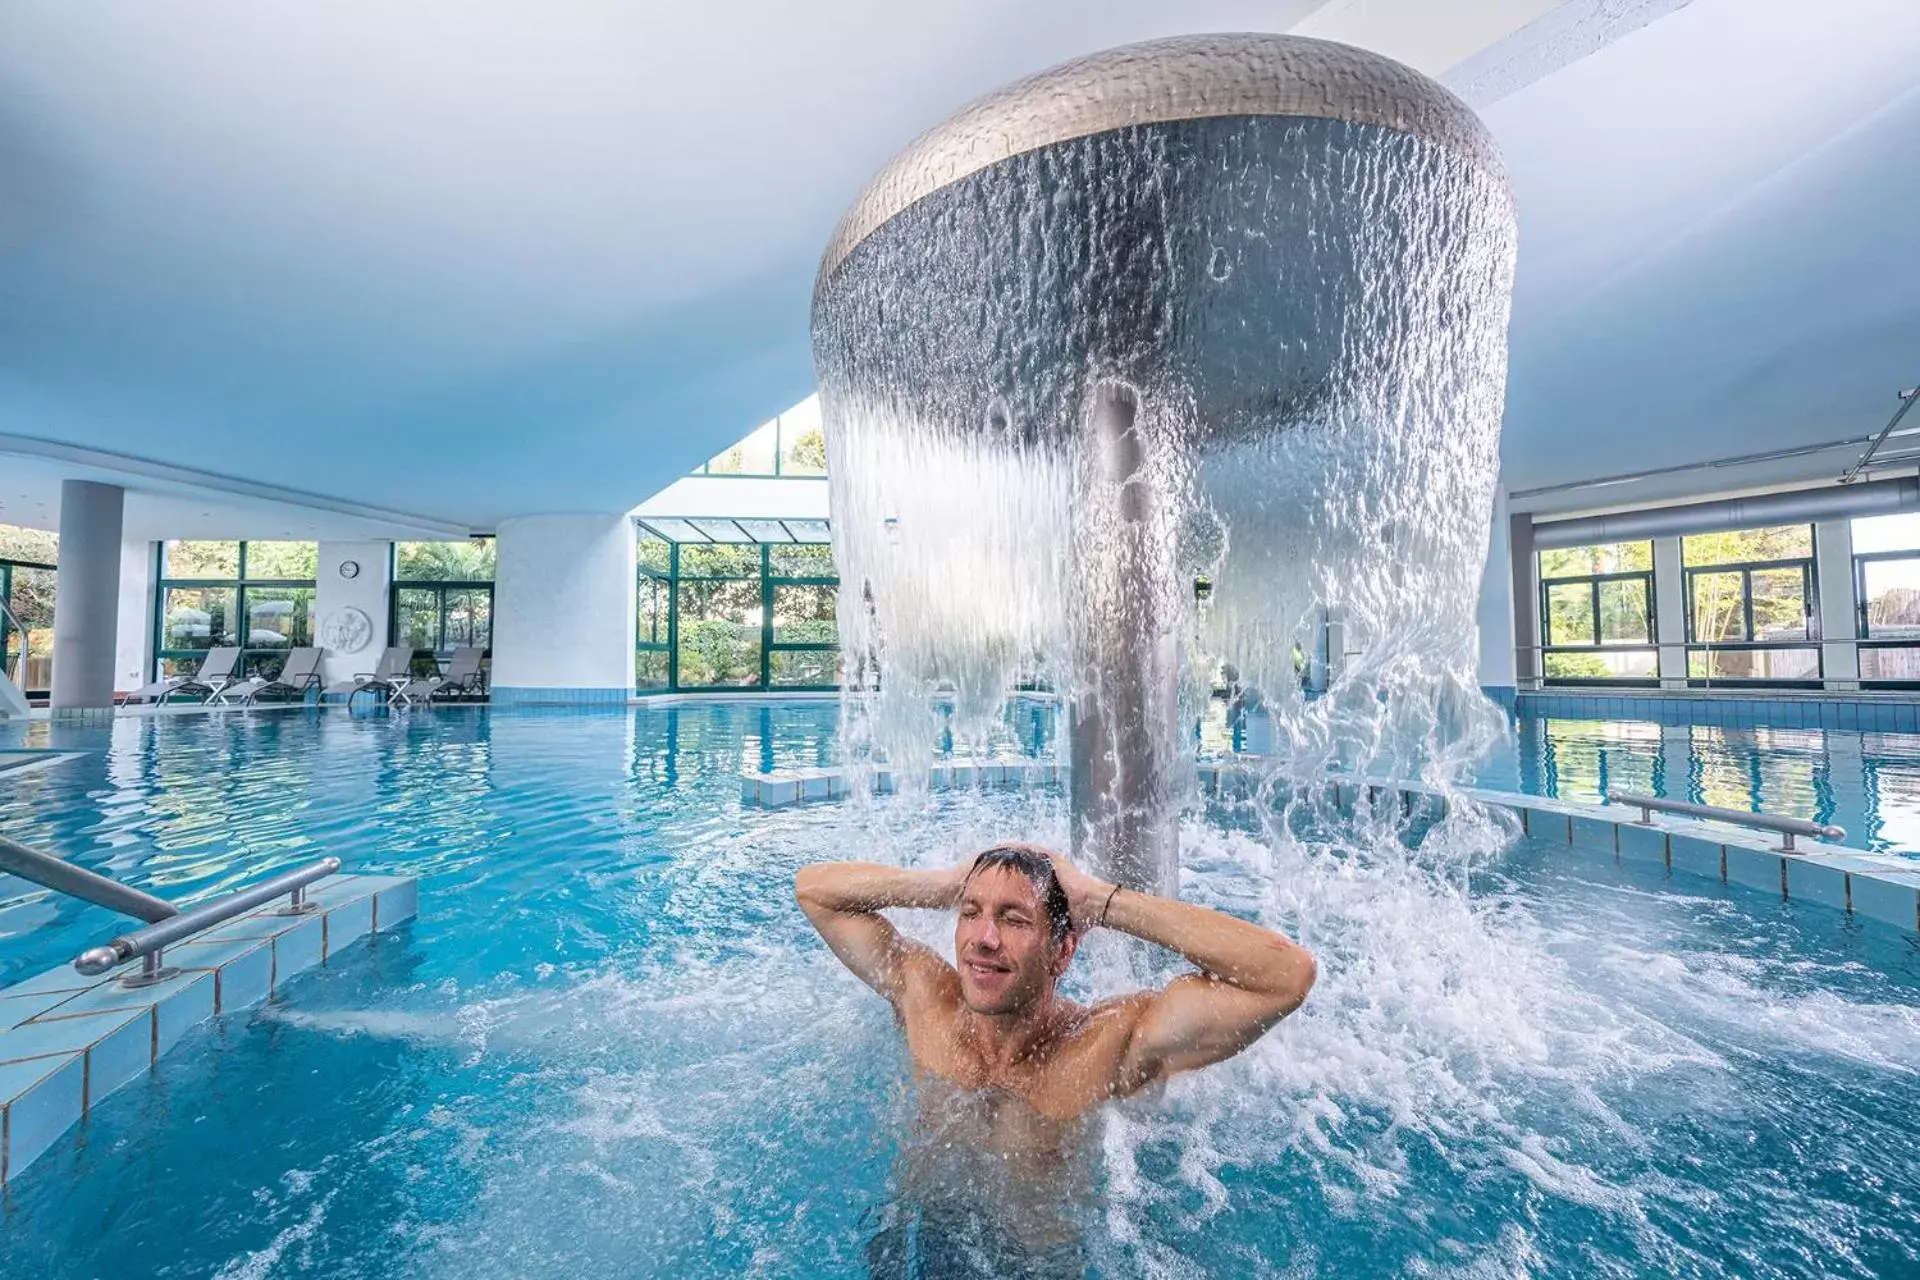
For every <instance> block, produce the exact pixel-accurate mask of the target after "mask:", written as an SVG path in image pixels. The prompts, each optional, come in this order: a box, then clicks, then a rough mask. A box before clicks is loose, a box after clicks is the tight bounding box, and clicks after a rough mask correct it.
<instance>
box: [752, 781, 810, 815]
mask: <svg viewBox="0 0 1920 1280" xmlns="http://www.w3.org/2000/svg"><path fill="white" fill-rule="evenodd" d="M799 799H800V784H799V783H798V782H796V781H794V780H793V779H792V778H782V779H781V780H779V781H778V782H763V783H761V784H760V802H761V803H762V804H765V805H768V806H770V807H773V808H776V809H778V808H784V807H785V806H787V805H790V804H795V803H798V801H799Z"/></svg>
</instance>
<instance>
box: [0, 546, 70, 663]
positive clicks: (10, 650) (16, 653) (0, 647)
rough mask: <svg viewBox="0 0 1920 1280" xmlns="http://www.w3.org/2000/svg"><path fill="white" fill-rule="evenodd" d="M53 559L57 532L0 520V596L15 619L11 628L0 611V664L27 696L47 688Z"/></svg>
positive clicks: (56, 553)
mask: <svg viewBox="0 0 1920 1280" xmlns="http://www.w3.org/2000/svg"><path fill="white" fill-rule="evenodd" d="M59 559H60V535H59V534H57V533H49V532H47V531H46V530H45V529H27V528H22V527H20V526H18V525H10V524H0V600H5V601H6V604H7V611H8V613H9V614H11V615H12V618H13V619H14V621H17V622H18V623H19V628H18V629H16V628H15V626H14V625H13V622H9V621H8V620H7V616H6V615H0V665H4V667H5V668H6V672H7V675H8V677H9V678H10V679H12V681H13V682H14V684H15V685H16V686H18V687H19V688H20V690H21V691H22V692H24V693H27V694H29V695H44V694H46V693H48V692H49V691H50V690H51V689H52V688H53V590H54V585H55V581H56V579H57V577H58V573H57V570H56V569H55V567H54V566H55V565H57V564H58V563H59Z"/></svg>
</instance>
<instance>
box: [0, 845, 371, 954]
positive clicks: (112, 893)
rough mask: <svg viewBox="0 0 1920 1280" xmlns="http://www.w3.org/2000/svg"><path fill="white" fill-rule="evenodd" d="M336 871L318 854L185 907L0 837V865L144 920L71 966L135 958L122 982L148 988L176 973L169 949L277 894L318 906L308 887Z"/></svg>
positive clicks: (295, 903) (301, 907)
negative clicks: (140, 925) (170, 966)
mask: <svg viewBox="0 0 1920 1280" xmlns="http://www.w3.org/2000/svg"><path fill="white" fill-rule="evenodd" d="M339 869H340V859H338V858H322V859H320V860H319V861H318V862H313V863H309V864H308V865H307V866H304V867H295V868H294V869H293V870H291V871H283V872H281V873H280V874H279V875H277V876H273V877H272V878H270V879H267V880H263V881H261V882H260V883H259V884H256V885H253V886H252V887H250V888H246V889H241V890H239V891H238V892H236V893H230V894H228V895H227V896H226V897H224V898H216V899H214V900H213V901H212V902H205V903H202V904H201V905H199V906H197V907H192V908H190V909H188V910H186V911H182V910H180V908H178V907H176V906H174V905H173V904H172V903H171V902H168V901H167V900H166V899H164V898H156V897H154V896H153V895H152V894H150V893H143V892H142V891H140V890H139V889H135V888H132V887H130V886H128V885H124V884H121V883H120V882H119V881H118V880H110V879H108V878H107V877H106V876H103V875H98V874H96V873H94V872H92V871H88V870H87V869H86V868H84V867H76V866H74V865H73V864H72V863H71V862H68V861H67V860H66V859H64V858H56V857H55V856H53V855H52V854H50V853H43V852H41V851H40V850H38V849H33V848H29V847H28V846H26V845H24V844H21V843H20V842H19V841H17V840H9V839H8V838H7V837H5V836H0V871H5V872H9V873H11V874H13V875H16V876H19V877H20V878H21V879H23V880H31V881H32V882H33V883H34V884H37V885H41V886H43V887H45V888H48V889H52V890H53V891H54V892H56V893H64V894H66V895H67V896H69V897H73V898H79V899H81V900H82V901H84V902H91V903H93V904H94V905H95V906H100V907H106V908H107V909H108V910H110V911H118V912H119V913H120V914H121V915H127V916H132V917H133V918H134V919H136V920H144V921H146V922H147V927H146V928H144V929H135V930H134V931H133V932H131V933H123V934H121V935H120V936H119V937H117V938H115V939H113V940H112V941H111V942H108V943H107V944H106V945H104V946H99V947H91V948H89V949H88V950H86V951H83V952H81V953H80V955H79V956H77V957H75V959H74V962H73V967H74V968H75V969H76V970H78V971H79V972H80V973H83V974H86V975H87V976H88V977H97V976H98V975H100V974H103V973H106V972H107V971H108V970H110V969H113V968H116V967H117V966H119V965H123V964H126V963H127V962H128V961H130V960H140V961H142V964H141V966H140V968H139V969H138V970H137V971H134V972H130V973H128V974H127V975H126V976H125V977H123V978H121V979H120V985H121V986H122V987H126V988H129V989H135V988H139V987H150V986H152V985H153V984H154V983H156V982H163V981H165V980H166V979H168V978H170V977H172V976H173V974H174V972H175V971H174V970H171V969H168V968H167V967H166V966H165V964H164V963H163V956H164V952H165V949H166V948H167V947H170V946H172V945H173V944H174V943H176V942H180V941H183V940H185V939H187V938H190V937H192V936H193V935H194V934H196V933H201V932H203V931H205V930H207V929H211V928H212V927H213V926H215V925H217V924H223V923H225V922H226V921H228V920H231V919H233V918H234V917H235V916H239V915H244V914H245V913H247V912H249V911H251V910H253V909H254V908H255V907H260V906H264V905H266V904H267V903H269V902H272V901H273V900H274V899H275V898H279V897H283V896H284V897H286V898H287V900H288V901H287V905H286V906H284V907H282V908H281V909H280V914H281V915H288V916H296V915H305V914H307V913H309V912H311V911H314V910H316V907H315V905H314V904H313V903H311V902H309V901H307V886H308V885H310V884H312V883H313V882H314V881H316V880H324V879H325V878H326V877H328V876H330V875H332V874H333V873H334V872H336V871H338V870H339Z"/></svg>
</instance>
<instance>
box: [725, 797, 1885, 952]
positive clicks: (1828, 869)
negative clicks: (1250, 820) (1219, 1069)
mask: <svg viewBox="0 0 1920 1280" xmlns="http://www.w3.org/2000/svg"><path fill="white" fill-rule="evenodd" d="M1197 769H1198V772H1199V775H1200V786H1201V790H1202V791H1203V792H1204V793H1205V794H1207V795H1209V796H1215V797H1218V798H1221V799H1228V800H1232V799H1245V798H1247V797H1249V796H1251V795H1252V794H1253V793H1254V790H1255V788H1256V787H1257V786H1258V785H1259V782H1260V777H1261V775H1260V773H1259V771H1258V770H1257V769H1256V768H1254V767H1253V766H1250V765H1248V764H1244V763H1240V762H1238V761H1235V760H1231V759H1225V760H1203V761H1201V762H1199V764H1198V765H1197ZM1064 777H1065V771H1064V769H1063V767H1062V766H1061V765H1059V764H1057V763H1056V762H1053V761H1043V760H1018V761H1006V762H991V763H983V764H952V765H939V766H936V767H935V768H934V769H933V770H932V771H931V775H930V777H929V779H928V782H929V785H930V787H931V788H932V789H933V790H936V791H946V790H968V789H973V788H1000V787H1007V788H1028V787H1040V786H1053V785H1057V784H1058V783H1059V782H1060V781H1061V780H1062V779H1063V778H1064ZM873 778H874V781H873V790H874V791H876V792H878V793H880V794H883V795H884V794H890V793H892V792H893V791H894V790H895V789H896V787H897V779H896V778H895V777H894V775H893V772H892V771H891V770H887V769H881V770H877V771H876V772H875V773H874V775H873ZM855 785H856V780H855V778H854V776H853V771H852V770H850V769H847V768H828V769H800V770H785V771H781V772H777V773H745V774H742V775H741V777H740V801H741V803H742V804H744V805H749V806H756V807H760V808H768V809H780V808H785V807H787V806H789V805H795V804H809V803H818V802H821V801H830V800H840V799H844V798H846V797H847V796H848V795H850V794H851V793H852V791H853V790H854V788H855ZM1325 785H1327V786H1328V787H1330V788H1332V789H1333V791H1334V797H1333V798H1334V801H1335V804H1336V805H1337V807H1338V808H1339V810H1340V811H1341V812H1342V813H1352V812H1354V811H1355V810H1356V809H1357V808H1360V807H1362V806H1363V805H1364V806H1365V807H1367V808H1371V809H1373V810H1376V811H1377V810H1378V809H1379V808H1380V807H1381V806H1382V805H1388V804H1390V805H1393V806H1395V807H1397V808H1398V809H1399V811H1400V813H1401V815H1402V816H1403V817H1404V818H1406V819H1408V820H1409V821H1413V822H1421V821H1426V822H1431V821H1437V820H1438V819H1440V818H1441V817H1443V816H1445V814H1446V812H1447V807H1448V806H1449V805H1450V804H1451V803H1452V802H1453V801H1452V799H1451V798H1450V796H1449V795H1448V794H1447V793H1444V792H1442V791H1441V790H1440V789H1439V788H1436V787H1429V786H1426V785H1424V784H1420V783H1412V782H1404V781H1397V780H1394V779H1388V778H1350V779H1329V780H1328V782H1327V783H1326V784H1325ZM1452 795H1456V796H1459V797H1461V798H1463V799H1466V800H1470V801H1473V802H1476V803H1478V804H1481V805H1484V806H1486V807H1487V808H1488V809H1489V810H1491V811H1493V812H1494V813H1495V814H1504V815H1506V820H1507V821H1509V822H1511V824H1512V829H1513V834H1514V835H1515V836H1525V837H1527V838H1530V839H1532V840H1534V841H1535V842H1536V843H1545V844H1565V845H1566V846H1567V847H1568V848H1569V849H1570V850H1573V851H1575V852H1579V853H1584V854H1588V855H1594V854H1598V855H1601V856H1603V857H1608V858H1611V859H1612V861H1613V862H1615V863H1616V864H1619V863H1623V862H1646V863H1654V864H1658V865H1661V866H1664V867H1665V868H1666V870H1667V873H1668V874H1669V875H1674V876H1697V877H1701V878H1704V879H1709V880H1718V881H1720V882H1721V883H1722V884H1735V885H1744V886H1746V887H1748V888H1751V889H1758V890H1760V891H1762V892H1764V893H1777V894H1779V895H1780V896H1781V898H1783V899H1785V900H1788V901H1793V902H1809V903H1816V904H1818V905H1820V906H1822V907H1828V908H1832V909H1833V910H1834V911H1835V912H1837V913H1842V914H1843V915H1845V916H1861V917H1864V918H1866V919H1870V920H1878V921H1880V922H1882V923H1884V924H1890V925H1894V926H1896V927H1898V928H1900V929H1902V930H1904V931H1905V932H1907V933H1909V934H1920V861H1916V860H1914V859H1910V858H1901V857H1896V856H1894V855H1891V854H1884V853H1872V852H1869V851H1868V850H1865V849H1853V848H1849V847H1847V846H1845V845H1837V844H1822V843H1815V842H1811V841H1806V840H1804V838H1803V840H1802V842H1801V843H1800V844H1799V845H1798V846H1797V848H1796V850H1795V851H1794V852H1792V853H1786V852H1783V851H1782V850H1781V849H1780V848H1779V847H1778V843H1777V838H1770V837H1768V836H1766V835H1763V834H1760V833H1757V832H1752V831H1745V830H1742V829H1740V828H1738V827H1734V826H1730V825H1727V824H1724V823H1718V822H1699V821H1693V820H1690V819H1682V818H1670V817H1666V816H1664V815H1663V816H1659V817H1657V818H1656V819H1655V820H1654V821H1652V822H1646V823H1643V822H1639V821H1637V820H1635V818H1634V817H1633V816H1631V815H1634V814H1637V813H1638V810H1636V809H1634V808H1632V807H1631V806H1626V805H1602V804H1581V803H1578V802H1575V801H1567V800H1553V799H1547V798H1544V797H1541V796H1529V795H1519V794H1516V793H1513V792H1507V791H1490V790H1486V789H1484V788H1463V789H1461V790H1459V791H1456V792H1453V793H1452Z"/></svg>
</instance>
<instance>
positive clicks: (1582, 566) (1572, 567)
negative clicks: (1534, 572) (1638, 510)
mask: <svg viewBox="0 0 1920 1280" xmlns="http://www.w3.org/2000/svg"><path fill="white" fill-rule="evenodd" d="M1652 569H1653V543H1652V542H1650V541H1649V542H1597V543H1593V544H1591V545H1589V546H1584V547H1555V548H1553V549H1552V550H1550V551H1542V552H1541V553H1540V576H1541V577H1542V578H1577V577H1583V576H1586V575H1589V574H1598V573H1646V572H1650V571H1651V570H1652Z"/></svg>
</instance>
